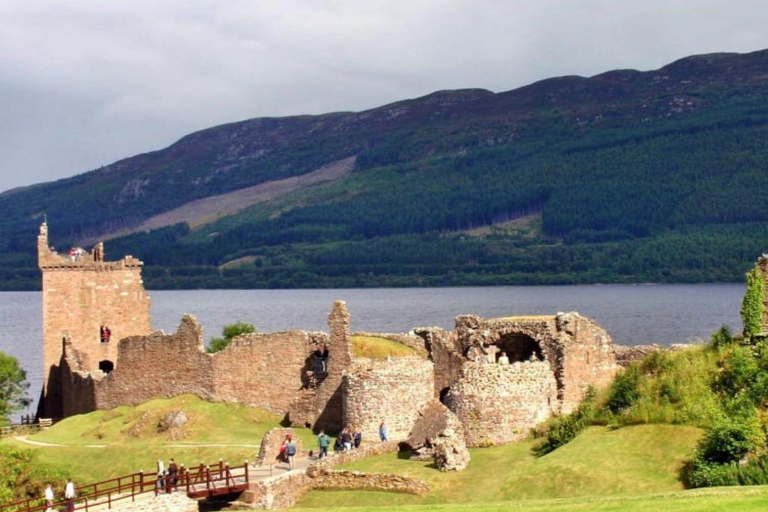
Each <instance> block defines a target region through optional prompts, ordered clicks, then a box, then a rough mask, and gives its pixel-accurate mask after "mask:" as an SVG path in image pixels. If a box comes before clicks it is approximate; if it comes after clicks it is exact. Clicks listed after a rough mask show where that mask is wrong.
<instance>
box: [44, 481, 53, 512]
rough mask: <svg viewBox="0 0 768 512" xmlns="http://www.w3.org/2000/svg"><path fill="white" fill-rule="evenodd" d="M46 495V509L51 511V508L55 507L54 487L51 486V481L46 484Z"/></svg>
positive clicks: (47, 511)
mask: <svg viewBox="0 0 768 512" xmlns="http://www.w3.org/2000/svg"><path fill="white" fill-rule="evenodd" d="M44 495H45V507H46V509H45V511H46V512H49V511H50V510H52V509H53V500H54V496H53V487H51V484H50V483H47V484H45V494H44Z"/></svg>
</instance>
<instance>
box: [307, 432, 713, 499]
mask: <svg viewBox="0 0 768 512" xmlns="http://www.w3.org/2000/svg"><path fill="white" fill-rule="evenodd" d="M700 435H701V431H700V430H699V429H696V428H693V427H682V426H670V425H642V426H636V427H626V428H622V429H618V430H609V429H606V428H603V427H592V428H589V429H587V430H586V431H585V432H584V433H583V434H582V435H580V436H579V437H577V438H576V439H575V440H574V441H573V442H571V443H570V444H568V445H566V446H564V447H562V448H560V449H558V450H555V451H554V452H552V453H550V454H548V455H546V456H544V457H541V458H536V457H535V456H534V455H533V454H532V452H531V447H532V446H533V444H534V442H533V441H530V440H529V441H523V442H521V443H516V444H511V445H506V446H498V447H492V448H481V449H474V450H471V453H472V462H471V464H470V466H469V468H468V469H467V470H466V471H463V472H459V473H441V472H439V471H437V470H436V469H435V468H434V466H433V465H432V464H429V463H424V462H415V461H410V460H407V459H399V458H397V456H395V455H382V456H379V457H373V458H370V459H367V460H363V461H360V462H357V463H354V464H350V465H349V466H347V467H346V469H351V470H358V471H367V472H379V473H399V474H404V475H409V476H414V477H418V478H422V479H424V480H426V481H427V482H429V483H430V485H431V486H432V492H431V493H429V494H428V495H426V496H412V495H406V494H389V493H375V492H360V491H313V492H311V493H309V494H307V495H306V496H305V497H304V498H303V499H302V501H301V502H300V503H299V506H301V507H307V508H309V507H319V508H328V507H330V508H334V507H350V506H356V505H359V504H361V503H365V504H366V505H368V506H381V507H388V506H393V505H397V506H400V505H418V504H430V505H431V504H447V503H484V504H488V503H493V502H499V501H510V500H537V499H539V500H540V499H552V498H576V497H595V496H601V497H605V496H622V495H630V496H631V495H643V494H652V493H660V492H674V491H680V490H682V485H681V484H680V481H679V480H678V476H677V472H678V471H679V469H680V467H681V466H682V464H683V462H684V461H685V460H686V459H687V458H689V457H690V456H691V454H692V453H693V450H694V447H695V445H696V442H697V441H698V439H699V437H700ZM606 510H610V509H606Z"/></svg>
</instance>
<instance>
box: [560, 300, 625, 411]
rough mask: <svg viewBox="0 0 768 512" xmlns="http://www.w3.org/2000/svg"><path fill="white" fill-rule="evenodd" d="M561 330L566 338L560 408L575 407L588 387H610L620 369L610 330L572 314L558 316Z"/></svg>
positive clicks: (569, 408)
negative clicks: (608, 331) (607, 330)
mask: <svg viewBox="0 0 768 512" xmlns="http://www.w3.org/2000/svg"><path fill="white" fill-rule="evenodd" d="M556 321H557V322H558V324H559V325H558V329H559V331H560V332H561V333H565V334H566V335H568V337H567V338H566V339H565V340H564V342H563V344H562V347H563V361H562V382H563V384H564V385H563V390H562V393H561V396H560V401H561V405H560V407H561V411H562V412H564V413H569V412H571V411H573V410H574V409H576V408H577V407H578V406H579V403H581V400H582V399H583V398H584V394H585V393H586V390H587V388H588V387H589V386H595V387H597V388H601V387H605V386H608V385H609V384H610V383H611V381H612V380H613V377H614V376H615V375H616V372H617V371H618V365H617V364H616V357H615V354H614V351H613V342H612V340H611V337H610V336H609V335H608V333H607V332H606V331H605V330H604V329H603V328H601V327H600V326H599V325H597V324H596V323H595V322H593V321H592V320H590V319H589V318H585V317H583V316H581V315H577V314H573V313H569V314H567V315H558V317H557V319H556Z"/></svg>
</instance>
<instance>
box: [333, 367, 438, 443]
mask: <svg viewBox="0 0 768 512" xmlns="http://www.w3.org/2000/svg"><path fill="white" fill-rule="evenodd" d="M433 379H434V368H433V365H432V362H431V361H428V360H426V359H423V358H419V357H400V358H394V359H389V360H386V361H373V360H370V359H360V360H357V361H354V362H353V364H352V366H351V367H350V368H349V371H348V372H347V373H346V374H345V375H344V384H343V397H344V424H345V425H348V426H350V427H352V428H355V429H359V430H360V432H362V434H363V439H364V440H376V439H379V425H380V424H381V422H382V421H384V422H385V423H386V425H387V433H388V436H389V438H390V439H393V440H397V439H406V438H407V437H408V434H409V433H410V431H411V428H412V427H413V425H414V423H415V422H416V420H417V419H418V417H419V411H421V409H422V408H423V407H424V405H426V404H427V402H429V401H430V399H432V398H433V389H434V382H433Z"/></svg>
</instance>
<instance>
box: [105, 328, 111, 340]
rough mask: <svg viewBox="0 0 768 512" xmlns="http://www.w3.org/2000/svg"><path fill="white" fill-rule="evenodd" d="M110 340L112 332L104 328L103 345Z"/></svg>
mask: <svg viewBox="0 0 768 512" xmlns="http://www.w3.org/2000/svg"><path fill="white" fill-rule="evenodd" d="M111 338H112V331H111V330H110V329H109V327H107V326H106V325H105V326H104V343H109V340H110V339H111Z"/></svg>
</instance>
